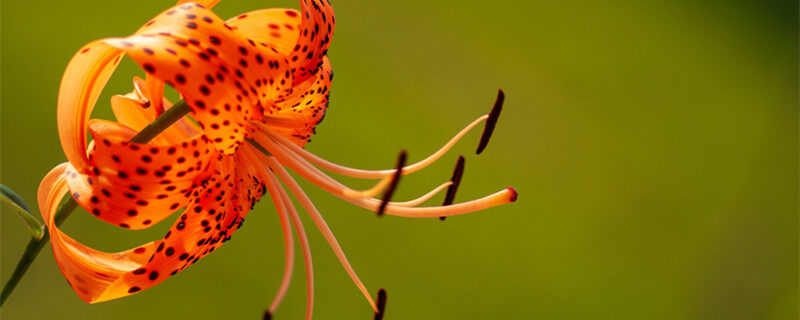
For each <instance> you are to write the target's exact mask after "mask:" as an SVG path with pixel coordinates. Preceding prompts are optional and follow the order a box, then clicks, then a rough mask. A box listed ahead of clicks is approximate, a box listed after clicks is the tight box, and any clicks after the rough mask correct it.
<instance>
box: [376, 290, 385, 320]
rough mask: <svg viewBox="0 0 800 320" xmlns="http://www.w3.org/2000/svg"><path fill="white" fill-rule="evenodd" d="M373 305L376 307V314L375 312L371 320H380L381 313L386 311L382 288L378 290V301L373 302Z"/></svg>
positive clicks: (381, 317)
mask: <svg viewBox="0 0 800 320" xmlns="http://www.w3.org/2000/svg"><path fill="white" fill-rule="evenodd" d="M375 304H377V305H378V312H375V318H374V319H373V320H382V319H383V313H384V312H385V311H386V290H384V289H383V288H381V289H380V290H378V299H377V301H375Z"/></svg>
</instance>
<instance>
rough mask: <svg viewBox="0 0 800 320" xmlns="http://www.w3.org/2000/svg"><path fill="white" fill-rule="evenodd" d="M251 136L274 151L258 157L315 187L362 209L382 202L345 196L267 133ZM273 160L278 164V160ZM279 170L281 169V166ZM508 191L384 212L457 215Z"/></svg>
mask: <svg viewBox="0 0 800 320" xmlns="http://www.w3.org/2000/svg"><path fill="white" fill-rule="evenodd" d="M254 137H255V139H256V141H257V142H258V143H263V144H264V145H266V146H267V148H266V149H267V150H268V151H270V152H272V154H273V156H270V157H267V156H265V155H264V154H259V158H261V159H262V160H264V161H267V160H268V159H271V161H275V159H274V158H277V159H278V160H279V161H281V162H280V163H282V164H283V165H287V166H289V167H290V168H291V169H292V170H294V171H295V172H297V173H298V174H300V176H302V177H303V178H306V179H308V180H309V181H311V182H312V183H314V184H316V185H317V186H319V187H321V188H323V189H324V190H326V191H328V192H330V193H332V194H334V195H336V196H338V197H340V198H342V199H343V200H345V201H348V202H350V203H353V204H355V205H357V206H360V207H362V208H366V209H368V210H372V211H376V212H377V210H378V209H379V208H380V205H381V203H382V201H380V200H377V199H374V198H358V197H348V196H345V193H344V192H343V190H346V189H347V187H345V186H343V185H341V184H338V183H337V182H335V181H328V180H325V179H324V178H322V177H321V176H320V175H324V174H322V173H319V174H316V173H312V172H311V171H312V170H317V169H316V168H313V166H311V168H313V169H309V168H308V167H305V166H304V165H303V164H301V163H300V162H302V161H301V160H297V159H294V158H292V156H293V154H292V153H291V152H290V151H289V150H287V149H285V148H282V146H280V145H278V144H276V143H275V142H274V141H272V140H271V139H269V138H267V137H266V136H263V135H258V134H256V135H254ZM275 162H276V163H277V161H275ZM309 166H310V164H309ZM406 168H408V167H406ZM281 169H283V167H282V166H281ZM395 171H396V170H395ZM511 194H512V192H511V191H510V188H506V189H505V190H502V191H499V192H496V193H494V194H492V195H489V196H486V197H483V198H481V199H477V200H472V201H469V202H464V203H459V204H454V205H449V206H442V207H422V208H417V207H414V208H408V207H403V206H397V205H394V204H393V203H391V202H390V203H388V204H387V205H386V208H385V210H384V213H385V214H390V215H397V216H403V217H416V218H423V217H424V218H432V217H439V216H451V215H459V214H465V213H469V212H474V211H478V210H483V209H486V208H490V207H493V206H497V205H501V204H505V203H509V202H512V201H509V199H510V195H511ZM515 199H516V198H515ZM438 213H441V214H438Z"/></svg>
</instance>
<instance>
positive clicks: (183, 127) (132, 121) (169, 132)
mask: <svg viewBox="0 0 800 320" xmlns="http://www.w3.org/2000/svg"><path fill="white" fill-rule="evenodd" d="M143 86H144V80H142V79H140V78H138V77H134V87H136V90H135V91H134V92H131V93H128V94H126V95H124V96H123V95H114V96H113V97H111V110H112V111H113V112H114V116H115V117H116V118H117V121H118V122H119V123H120V124H122V125H124V126H126V127H129V128H131V129H133V130H134V131H136V132H139V131H141V130H142V129H144V127H146V126H147V125H149V124H150V123H151V122H153V120H155V119H156V117H157V115H156V110H155V109H154V108H151V107H149V106H148V103H150V101H151V100H155V99H151V98H150V94H149V93H148V92H146V91H147V90H146V89H145V88H143ZM162 100H163V103H164V106H165V108H166V109H169V108H170V107H171V106H172V104H171V103H170V102H169V100H167V99H166V98H163V97H162ZM200 133H201V132H200V129H199V128H197V125H195V124H194V123H193V122H191V121H190V120H188V119H187V118H181V119H180V120H178V121H177V122H176V123H175V124H173V125H171V126H169V127H168V128H166V129H165V130H164V131H163V132H161V133H160V134H158V135H157V136H156V137H155V138H153V140H151V143H153V144H156V145H168V144H175V143H180V142H182V141H184V140H186V139H189V138H192V137H194V136H196V135H198V134H200Z"/></svg>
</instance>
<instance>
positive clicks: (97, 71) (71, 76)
mask: <svg viewBox="0 0 800 320" xmlns="http://www.w3.org/2000/svg"><path fill="white" fill-rule="evenodd" d="M121 59H122V51H121V50H119V49H116V48H114V47H111V46H109V45H107V44H105V43H104V42H102V41H94V42H91V43H89V44H87V45H85V46H84V47H83V48H81V49H80V50H79V51H78V53H77V54H75V56H73V57H72V60H70V62H69V64H67V69H66V70H65V71H64V76H63V78H62V79H61V87H60V88H59V90H58V136H59V139H61V146H62V148H63V149H64V153H65V154H66V156H67V159H68V160H69V162H70V163H72V165H73V166H74V167H75V169H76V170H78V172H82V173H83V172H86V169H87V165H88V159H87V157H86V126H87V121H88V120H89V116H90V115H91V113H92V109H93V108H94V105H95V103H96V102H97V98H98V97H99V96H100V92H102V90H103V87H104V86H105V85H106V82H108V79H109V77H111V74H112V73H113V72H114V70H115V69H116V67H117V65H118V64H119V62H120V60H121Z"/></svg>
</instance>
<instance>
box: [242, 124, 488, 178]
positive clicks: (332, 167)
mask: <svg viewBox="0 0 800 320" xmlns="http://www.w3.org/2000/svg"><path fill="white" fill-rule="evenodd" d="M487 118H489V115H488V114H486V115H482V116H480V117H479V118H478V119H475V121H472V123H470V124H469V125H467V126H466V127H464V129H461V131H459V132H458V133H457V134H456V135H455V136H453V138H451V139H450V140H449V141H447V143H445V145H444V146H442V147H441V148H440V149H439V150H437V151H436V152H434V153H433V154H431V155H430V156H428V157H427V158H425V159H422V160H420V161H419V162H417V163H414V164H411V165H408V166H405V167H404V168H403V175H406V174H410V173H414V172H416V171H419V170H421V169H423V168H425V167H427V166H428V165H430V164H432V163H434V162H436V160H438V159H439V158H441V157H442V156H443V155H444V154H445V153H447V151H449V150H450V148H452V147H453V146H454V145H455V144H456V142H458V140H460V139H461V138H462V137H463V136H464V135H466V134H467V133H468V132H469V131H470V130H472V129H473V128H475V126H477V125H478V124H480V123H481V122H483V121H484V120H486V119H487ZM251 123H253V124H254V125H256V126H257V127H258V128H259V129H260V130H262V131H263V132H264V133H265V134H267V135H268V136H269V137H270V138H272V139H274V140H276V141H277V142H278V143H280V144H281V145H283V146H286V147H287V148H289V149H290V150H292V151H293V152H295V153H297V154H298V155H300V157H302V158H303V159H306V160H308V161H309V162H311V163H313V164H315V165H317V166H319V167H320V168H323V169H325V170H328V171H330V172H334V173H337V174H341V175H344V176H349V177H354V178H362V179H380V178H385V177H391V176H392V175H393V174H394V172H395V169H387V170H363V169H355V168H350V167H345V166H342V165H338V164H335V163H332V162H330V161H327V160H325V159H322V158H320V157H318V156H316V155H314V154H313V153H311V152H308V151H306V150H305V149H303V148H302V147H299V146H297V145H296V144H294V143H292V142H291V141H289V139H287V138H285V137H283V136H281V135H279V134H277V133H275V132H274V131H272V130H270V129H269V126H267V125H266V124H264V123H259V122H257V121H253V122H251Z"/></svg>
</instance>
